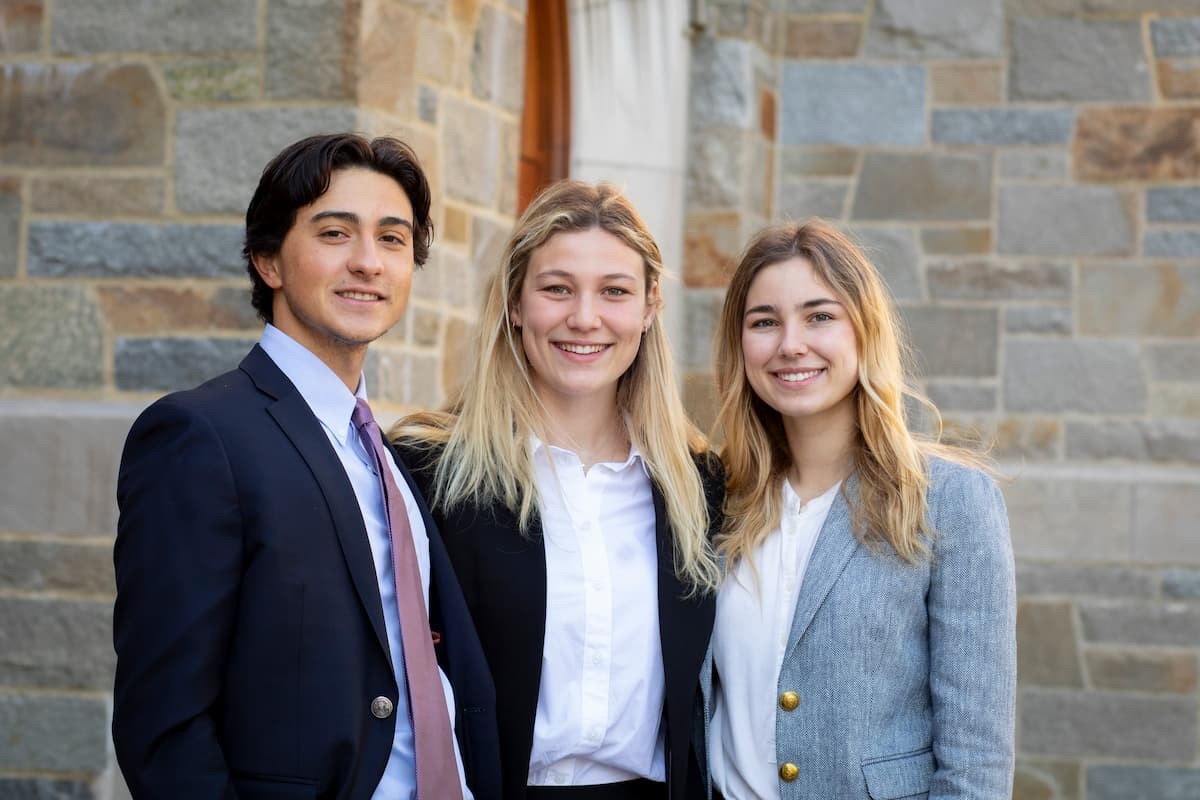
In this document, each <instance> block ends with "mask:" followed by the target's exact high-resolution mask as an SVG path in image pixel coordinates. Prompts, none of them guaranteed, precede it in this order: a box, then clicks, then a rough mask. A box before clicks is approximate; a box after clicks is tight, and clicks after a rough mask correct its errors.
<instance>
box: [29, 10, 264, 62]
mask: <svg viewBox="0 0 1200 800" xmlns="http://www.w3.org/2000/svg"><path fill="white" fill-rule="evenodd" d="M52 8H53V9H54V11H53V16H52V18H51V22H50V46H51V49H53V50H54V52H56V53H110V52H120V51H135V52H151V53H169V52H181V53H202V52H206V51H212V50H220V51H225V50H254V49H255V48H256V47H257V45H258V9H257V7H256V6H255V4H254V3H246V2H244V0H206V2H203V3H197V2H194V0H154V2H150V3H148V2H146V1H145V0H107V1H106V2H104V3H97V2H95V1H94V0H55V2H54V5H53V6H52ZM131 20H136V21H137V23H136V24H131Z"/></svg>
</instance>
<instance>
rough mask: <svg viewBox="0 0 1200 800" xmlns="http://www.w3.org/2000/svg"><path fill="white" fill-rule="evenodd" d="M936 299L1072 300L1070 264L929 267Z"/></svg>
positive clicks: (927, 274)
mask: <svg viewBox="0 0 1200 800" xmlns="http://www.w3.org/2000/svg"><path fill="white" fill-rule="evenodd" d="M925 280H926V282H927V283H928V285H929V295H930V297H933V298H934V299H935V300H946V299H959V300H1069V299H1070V297H1071V265H1070V264H1052V263H1045V264H1034V263H1028V262H994V261H959V262H941V263H933V264H929V265H928V266H927V267H926V268H925Z"/></svg>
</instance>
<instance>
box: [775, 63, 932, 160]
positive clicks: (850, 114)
mask: <svg viewBox="0 0 1200 800" xmlns="http://www.w3.org/2000/svg"><path fill="white" fill-rule="evenodd" d="M925 72H926V71H925V67H923V66H918V65H915V64H882V65H868V64H820V63H814V62H806V61H803V62H802V61H791V62H785V63H784V66H783V77H782V81H781V84H780V87H781V88H780V94H781V95H782V98H781V104H782V107H781V109H780V114H779V119H780V125H779V137H780V142H781V143H782V144H785V145H795V144H815V145H822V144H833V145H852V146H859V145H896V146H915V145H923V144H925V133H926V117H925V83H926V81H925Z"/></svg>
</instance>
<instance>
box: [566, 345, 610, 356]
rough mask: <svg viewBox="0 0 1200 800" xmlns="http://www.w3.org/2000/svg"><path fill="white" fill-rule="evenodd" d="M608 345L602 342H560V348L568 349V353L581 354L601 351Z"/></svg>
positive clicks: (585, 354)
mask: <svg viewBox="0 0 1200 800" xmlns="http://www.w3.org/2000/svg"><path fill="white" fill-rule="evenodd" d="M605 347H606V345H602V344H559V345H558V349H559V350H566V351H567V352H568V353H577V354H579V355H581V356H587V355H591V354H592V353H599V352H600V351H601V350H603V349H604V348H605Z"/></svg>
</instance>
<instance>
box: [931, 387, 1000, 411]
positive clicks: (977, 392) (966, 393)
mask: <svg viewBox="0 0 1200 800" xmlns="http://www.w3.org/2000/svg"><path fill="white" fill-rule="evenodd" d="M926 393H927V394H928V395H929V399H930V400H932V401H933V404H934V405H935V406H937V407H938V410H945V411H994V410H995V409H996V387H995V386H990V385H985V384H979V383H958V382H953V381H930V382H929V385H928V386H927V387H926Z"/></svg>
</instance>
